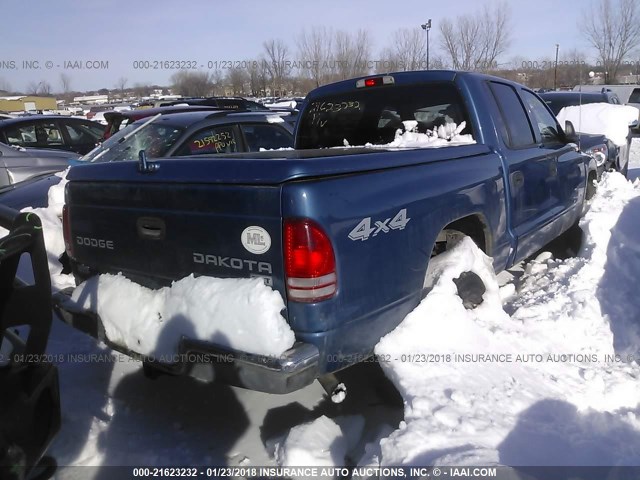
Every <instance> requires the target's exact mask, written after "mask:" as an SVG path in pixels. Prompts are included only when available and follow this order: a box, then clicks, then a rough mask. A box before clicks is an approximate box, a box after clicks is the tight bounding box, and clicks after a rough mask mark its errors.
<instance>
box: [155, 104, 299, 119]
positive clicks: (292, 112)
mask: <svg viewBox="0 0 640 480" xmlns="http://www.w3.org/2000/svg"><path fill="white" fill-rule="evenodd" d="M176 105H198V106H207V107H216V108H219V109H221V110H236V111H249V112H273V113H277V114H278V115H280V116H281V117H282V118H283V119H284V120H285V121H286V122H287V123H289V124H290V125H295V122H296V120H297V119H298V110H296V109H295V108H292V107H291V106H289V105H287V106H274V107H273V108H272V107H270V106H267V105H263V104H261V103H258V102H254V101H253V100H247V99H246V98H243V97H207V98H181V99H180V100H172V101H170V102H163V103H161V104H160V106H176Z"/></svg>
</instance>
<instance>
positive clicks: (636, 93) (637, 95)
mask: <svg viewBox="0 0 640 480" xmlns="http://www.w3.org/2000/svg"><path fill="white" fill-rule="evenodd" d="M628 103H640V88H634V89H633V92H631V95H629V102H628Z"/></svg>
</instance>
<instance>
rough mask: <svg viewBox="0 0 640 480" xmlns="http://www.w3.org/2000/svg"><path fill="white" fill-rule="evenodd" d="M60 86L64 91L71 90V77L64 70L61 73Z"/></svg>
mask: <svg viewBox="0 0 640 480" xmlns="http://www.w3.org/2000/svg"><path fill="white" fill-rule="evenodd" d="M60 86H61V87H62V93H69V91H70V90H71V77H70V76H69V75H67V74H66V73H64V72H62V73H61V74H60Z"/></svg>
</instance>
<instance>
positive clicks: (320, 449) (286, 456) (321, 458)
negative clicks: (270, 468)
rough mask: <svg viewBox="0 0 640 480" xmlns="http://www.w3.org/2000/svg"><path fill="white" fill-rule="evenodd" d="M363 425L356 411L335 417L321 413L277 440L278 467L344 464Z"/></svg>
mask: <svg viewBox="0 0 640 480" xmlns="http://www.w3.org/2000/svg"><path fill="white" fill-rule="evenodd" d="M363 428H364V418H363V417H361V416H359V415H353V416H343V417H338V418H335V419H330V418H328V417H326V416H324V415H323V416H321V417H319V418H317V419H315V420H313V421H312V422H309V423H304V424H301V425H297V426H295V427H293V428H292V429H291V430H290V431H289V433H288V434H287V436H286V437H285V439H284V440H283V441H281V442H279V443H278V444H276V448H275V458H276V461H277V462H278V465H280V466H281V467H296V466H311V467H335V466H337V467H343V466H344V465H345V464H346V463H348V462H347V459H348V456H349V453H350V452H351V451H352V450H354V448H355V447H356V445H357V443H358V440H359V439H360V437H361V436H362V431H363ZM319 473H320V475H321V476H322V477H325V478H334V476H336V475H332V474H329V475H327V471H325V472H322V471H320V472H319ZM294 478H305V477H298V476H294Z"/></svg>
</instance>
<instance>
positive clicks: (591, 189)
mask: <svg viewBox="0 0 640 480" xmlns="http://www.w3.org/2000/svg"><path fill="white" fill-rule="evenodd" d="M595 182H596V173H595V172H591V173H590V174H589V177H588V178H587V193H586V196H585V200H587V201H588V200H591V199H592V198H593V196H594V195H595V194H596V191H597V187H596V183H595Z"/></svg>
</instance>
